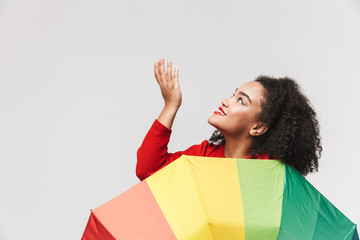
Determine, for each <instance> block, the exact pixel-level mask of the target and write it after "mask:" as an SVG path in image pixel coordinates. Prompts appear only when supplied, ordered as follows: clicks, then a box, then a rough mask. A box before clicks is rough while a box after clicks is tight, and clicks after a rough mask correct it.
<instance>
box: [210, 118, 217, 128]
mask: <svg viewBox="0 0 360 240" xmlns="http://www.w3.org/2000/svg"><path fill="white" fill-rule="evenodd" d="M208 123H209V124H210V125H211V126H213V127H215V128H217V127H216V121H215V119H214V116H213V115H211V116H210V117H209V118H208Z"/></svg>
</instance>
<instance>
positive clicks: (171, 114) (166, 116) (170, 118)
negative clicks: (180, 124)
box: [157, 105, 179, 129]
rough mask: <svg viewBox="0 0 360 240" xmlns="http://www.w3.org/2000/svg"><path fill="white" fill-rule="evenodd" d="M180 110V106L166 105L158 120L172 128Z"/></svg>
mask: <svg viewBox="0 0 360 240" xmlns="http://www.w3.org/2000/svg"><path fill="white" fill-rule="evenodd" d="M178 110H179V107H173V106H168V105H165V106H164V108H163V109H162V111H161V113H160V115H159V117H158V118H157V120H158V121H159V122H160V123H161V124H162V125H164V126H165V127H167V128H168V129H171V127H172V124H173V122H174V119H175V116H176V113H177V111H178Z"/></svg>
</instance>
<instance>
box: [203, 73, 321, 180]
mask: <svg viewBox="0 0 360 240" xmlns="http://www.w3.org/2000/svg"><path fill="white" fill-rule="evenodd" d="M255 81H256V82H259V83H261V85H262V86H263V87H264V88H265V89H266V91H265V101H263V102H262V111H261V112H260V114H259V115H258V121H261V122H263V123H266V124H267V125H268V130H267V131H266V132H265V133H264V134H262V135H260V136H255V137H254V141H253V148H252V150H251V154H252V155H253V156H254V155H255V154H259V153H264V152H265V153H267V154H268V155H269V156H270V158H276V159H280V160H281V161H282V162H284V163H286V164H289V165H291V166H293V167H294V168H295V169H296V170H297V171H298V172H299V173H300V174H301V175H303V176H305V175H307V174H308V173H311V172H315V171H318V167H319V163H318V159H319V158H320V156H321V151H322V146H321V141H320V131H319V124H318V120H317V119H316V113H315V111H314V110H313V108H312V107H311V106H310V102H309V100H308V99H307V98H306V97H305V96H304V95H303V93H302V92H301V89H300V87H299V86H298V84H297V83H296V82H295V81H294V80H293V79H291V78H289V77H284V78H278V79H277V78H273V77H269V76H259V77H257V78H256V79H255ZM209 142H210V144H216V145H218V144H224V143H225V139H224V136H223V135H222V134H221V132H220V131H219V130H215V131H214V133H213V134H212V136H211V137H210V139H209Z"/></svg>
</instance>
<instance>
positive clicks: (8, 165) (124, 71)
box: [0, 0, 360, 240]
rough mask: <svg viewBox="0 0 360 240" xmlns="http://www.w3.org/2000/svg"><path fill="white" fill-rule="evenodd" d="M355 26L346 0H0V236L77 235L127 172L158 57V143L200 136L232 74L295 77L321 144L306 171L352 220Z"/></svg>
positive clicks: (357, 9) (354, 8) (152, 111)
mask: <svg viewBox="0 0 360 240" xmlns="http://www.w3.org/2000/svg"><path fill="white" fill-rule="evenodd" d="M359 29H360V2H359V1H358V0H341V1H340V0H338V1H335V0H330V1H329V0H319V1H313V0H301V1H300V0H299V1H285V0H272V1H267V0H243V1H229V0H228V1H221V2H220V1H205V0H202V1H189V0H185V1H165V0H152V1H144V0H142V1H130V0H127V1H124V0H121V1H111V0H104V1H93V0H90V1H89V0H87V1H85V0H75V1H69V0H65V1H64V0H63V1H60V0H51V1H45V0H34V1H24V0H12V1H9V0H3V1H0V160H1V168H0V191H1V197H0V212H1V214H0V239H6V240H7V239H80V237H81V236H82V233H83V231H84V229H85V226H86V223H87V220H88V217H89V215H90V211H89V209H94V208H96V207H98V206H100V205H101V204H103V203H105V202H107V201H109V200H110V199H112V198H114V197H115V196H117V195H118V194H120V193H122V192H124V191H125V190H127V189H129V188H130V187H132V186H134V185H135V184H137V183H138V182H139V180H138V179H137V177H136V175H135V166H136V151H137V149H138V147H139V146H140V144H141V142H142V140H143V138H144V136H145V134H146V132H147V131H148V129H149V128H150V126H151V124H152V123H153V121H154V120H155V119H156V118H157V117H158V115H159V113H160V111H161V109H162V106H163V99H162V97H161V93H160V89H159V87H158V85H157V83H156V81H155V78H154V74H153V64H154V62H155V61H156V60H157V59H159V58H160V57H164V58H165V59H166V60H168V59H171V60H172V61H173V64H174V66H179V70H180V85H181V90H182V93H183V104H182V106H181V108H180V110H179V112H178V114H177V117H176V119H175V122H174V125H173V128H172V130H173V133H172V138H171V142H170V144H169V151H171V152H174V151H177V150H184V149H186V148H187V147H189V146H191V145H193V144H198V143H200V142H201V141H203V140H204V139H208V138H209V137H210V135H211V133H212V132H213V130H214V128H213V127H211V126H210V125H209V124H208V123H207V118H208V117H209V116H210V115H211V114H212V113H213V111H214V110H216V109H217V107H218V106H219V105H220V103H221V100H222V99H224V98H227V97H229V96H231V95H232V93H233V92H234V90H235V89H236V88H237V87H238V86H239V85H241V84H242V83H245V82H247V81H251V80H254V79H255V77H257V76H258V75H260V74H268V75H271V76H275V77H282V76H289V77H292V78H294V79H296V80H297V81H298V82H299V84H300V85H301V86H302V88H303V91H304V93H305V95H306V96H308V98H309V99H310V101H311V103H312V104H313V106H314V108H315V110H316V112H317V114H318V118H319V121H320V126H321V133H322V141H323V147H324V150H323V155H322V157H321V160H320V168H319V172H318V173H315V174H311V175H309V176H308V177H307V179H308V180H309V181H310V182H311V183H312V184H313V185H314V186H315V187H316V188H317V189H318V190H319V191H320V192H321V193H322V194H324V195H325V196H326V197H327V198H328V199H329V200H330V201H331V202H332V203H333V204H334V205H335V206H337V208H338V209H339V210H341V211H342V212H343V213H344V214H345V215H346V216H347V217H348V218H349V219H350V220H351V221H353V222H355V223H360V205H359V202H360V190H359V189H360V187H359V186H360V177H359V167H360V163H359V162H360V157H359V153H358V149H359V147H360V144H359V143H360V141H359V134H360V127H359V126H358V123H359V120H360V110H359V109H360V108H359V106H358V103H359V86H360V85H359V81H360V67H359V63H360V44H359V43H360V31H359Z"/></svg>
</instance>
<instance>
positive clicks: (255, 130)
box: [249, 122, 269, 136]
mask: <svg viewBox="0 0 360 240" xmlns="http://www.w3.org/2000/svg"><path fill="white" fill-rule="evenodd" d="M268 128H269V127H268V125H267V124H266V123H263V122H257V123H256V124H254V125H253V126H252V128H250V131H249V134H250V135H251V136H260V135H262V134H264V133H265V132H266V131H267V130H268Z"/></svg>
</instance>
